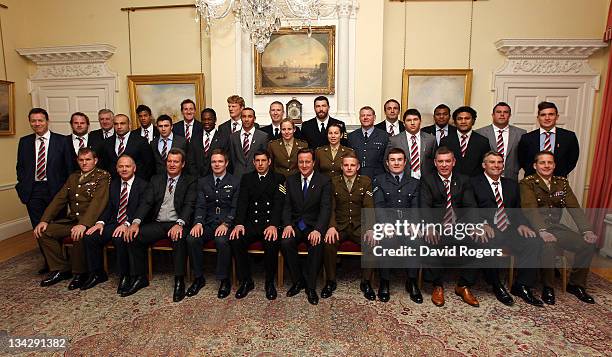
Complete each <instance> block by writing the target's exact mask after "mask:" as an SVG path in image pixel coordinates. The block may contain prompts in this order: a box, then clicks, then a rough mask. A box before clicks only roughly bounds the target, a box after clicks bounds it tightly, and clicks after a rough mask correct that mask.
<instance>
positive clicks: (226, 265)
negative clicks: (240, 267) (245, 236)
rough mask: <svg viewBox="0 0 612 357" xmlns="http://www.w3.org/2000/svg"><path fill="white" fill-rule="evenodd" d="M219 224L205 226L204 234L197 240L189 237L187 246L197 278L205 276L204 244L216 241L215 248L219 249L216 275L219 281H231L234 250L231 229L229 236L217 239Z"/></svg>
mask: <svg viewBox="0 0 612 357" xmlns="http://www.w3.org/2000/svg"><path fill="white" fill-rule="evenodd" d="M217 227H218V225H217V224H207V225H205V226H204V234H203V235H202V236H201V237H199V238H197V237H194V236H192V235H188V236H187V246H188V247H189V259H190V260H191V268H192V269H193V275H194V277H195V278H201V277H202V276H204V252H203V251H202V249H203V247H204V243H206V242H208V241H209V240H213V239H214V240H215V248H216V249H217V267H216V269H215V275H216V277H217V280H225V279H229V277H230V275H229V271H230V267H231V264H232V250H231V247H230V244H229V229H228V234H226V235H223V236H220V237H215V229H217Z"/></svg>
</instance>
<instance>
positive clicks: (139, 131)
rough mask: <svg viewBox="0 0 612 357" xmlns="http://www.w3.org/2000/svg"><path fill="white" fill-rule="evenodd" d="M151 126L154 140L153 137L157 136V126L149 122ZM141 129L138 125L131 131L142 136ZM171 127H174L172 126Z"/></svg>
mask: <svg viewBox="0 0 612 357" xmlns="http://www.w3.org/2000/svg"><path fill="white" fill-rule="evenodd" d="M151 128H153V140H155V138H159V130H157V127H156V126H155V125H153V124H151ZM141 129H142V128H141V127H138V129H134V130H132V131H131V133H132V134H136V135H139V136H142V130H141ZM172 129H174V127H173V128H172ZM143 139H144V136H143ZM153 140H151V142H153ZM149 144H150V143H149Z"/></svg>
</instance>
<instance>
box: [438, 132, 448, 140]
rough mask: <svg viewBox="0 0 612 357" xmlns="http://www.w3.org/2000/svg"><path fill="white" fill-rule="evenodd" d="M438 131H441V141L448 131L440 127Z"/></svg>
mask: <svg viewBox="0 0 612 357" xmlns="http://www.w3.org/2000/svg"><path fill="white" fill-rule="evenodd" d="M438 132H439V133H440V141H441V140H442V139H444V137H445V136H446V132H445V131H444V129H438Z"/></svg>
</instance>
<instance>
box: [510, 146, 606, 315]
mask: <svg viewBox="0 0 612 357" xmlns="http://www.w3.org/2000/svg"><path fill="white" fill-rule="evenodd" d="M533 168H534V169H535V171H536V173H535V174H533V175H530V176H527V177H525V178H524V179H523V180H522V181H521V183H520V187H521V207H523V209H527V212H526V214H525V215H526V216H527V217H528V219H529V220H530V221H531V225H532V226H533V228H534V229H535V230H537V231H538V232H539V235H540V238H542V240H543V241H544V247H543V249H542V267H543V269H542V285H543V290H542V300H543V301H544V302H545V303H547V304H549V305H554V303H555V292H554V290H553V288H552V286H553V282H554V277H555V274H554V269H553V267H554V262H555V256H556V253H557V246H558V247H561V248H563V249H566V250H571V251H573V252H574V253H575V256H574V269H573V270H572V273H571V275H570V279H569V283H568V284H567V291H568V292H570V293H572V294H574V295H575V296H576V297H577V298H578V299H580V300H581V301H583V302H586V303H589V304H594V303H595V300H594V299H593V298H592V297H591V296H590V295H589V294H587V292H586V290H585V288H586V281H587V276H588V274H589V267H590V265H591V259H592V258H593V254H595V244H594V243H595V242H597V236H596V235H595V234H594V233H593V231H592V230H591V226H590V224H589V222H588V220H587V218H586V217H585V215H584V212H583V211H582V209H580V204H579V203H578V200H577V199H576V196H575V195H574V192H573V191H572V189H571V187H570V185H569V182H568V181H567V178H565V177H562V176H553V173H554V171H555V156H554V155H553V153H551V152H550V151H540V152H539V153H538V154H536V156H535V159H534V163H533ZM563 208H568V212H569V214H570V215H571V216H572V218H573V220H574V222H575V223H576V226H577V227H578V230H579V231H580V233H577V232H575V231H573V230H572V229H570V228H569V227H567V226H565V225H563V224H561V223H560V221H561V215H562V213H563Z"/></svg>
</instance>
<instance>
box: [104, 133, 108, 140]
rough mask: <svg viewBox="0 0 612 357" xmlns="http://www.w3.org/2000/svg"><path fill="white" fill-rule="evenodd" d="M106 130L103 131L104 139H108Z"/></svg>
mask: <svg viewBox="0 0 612 357" xmlns="http://www.w3.org/2000/svg"><path fill="white" fill-rule="evenodd" d="M108 134H109V133H108V131H104V139H108Z"/></svg>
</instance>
